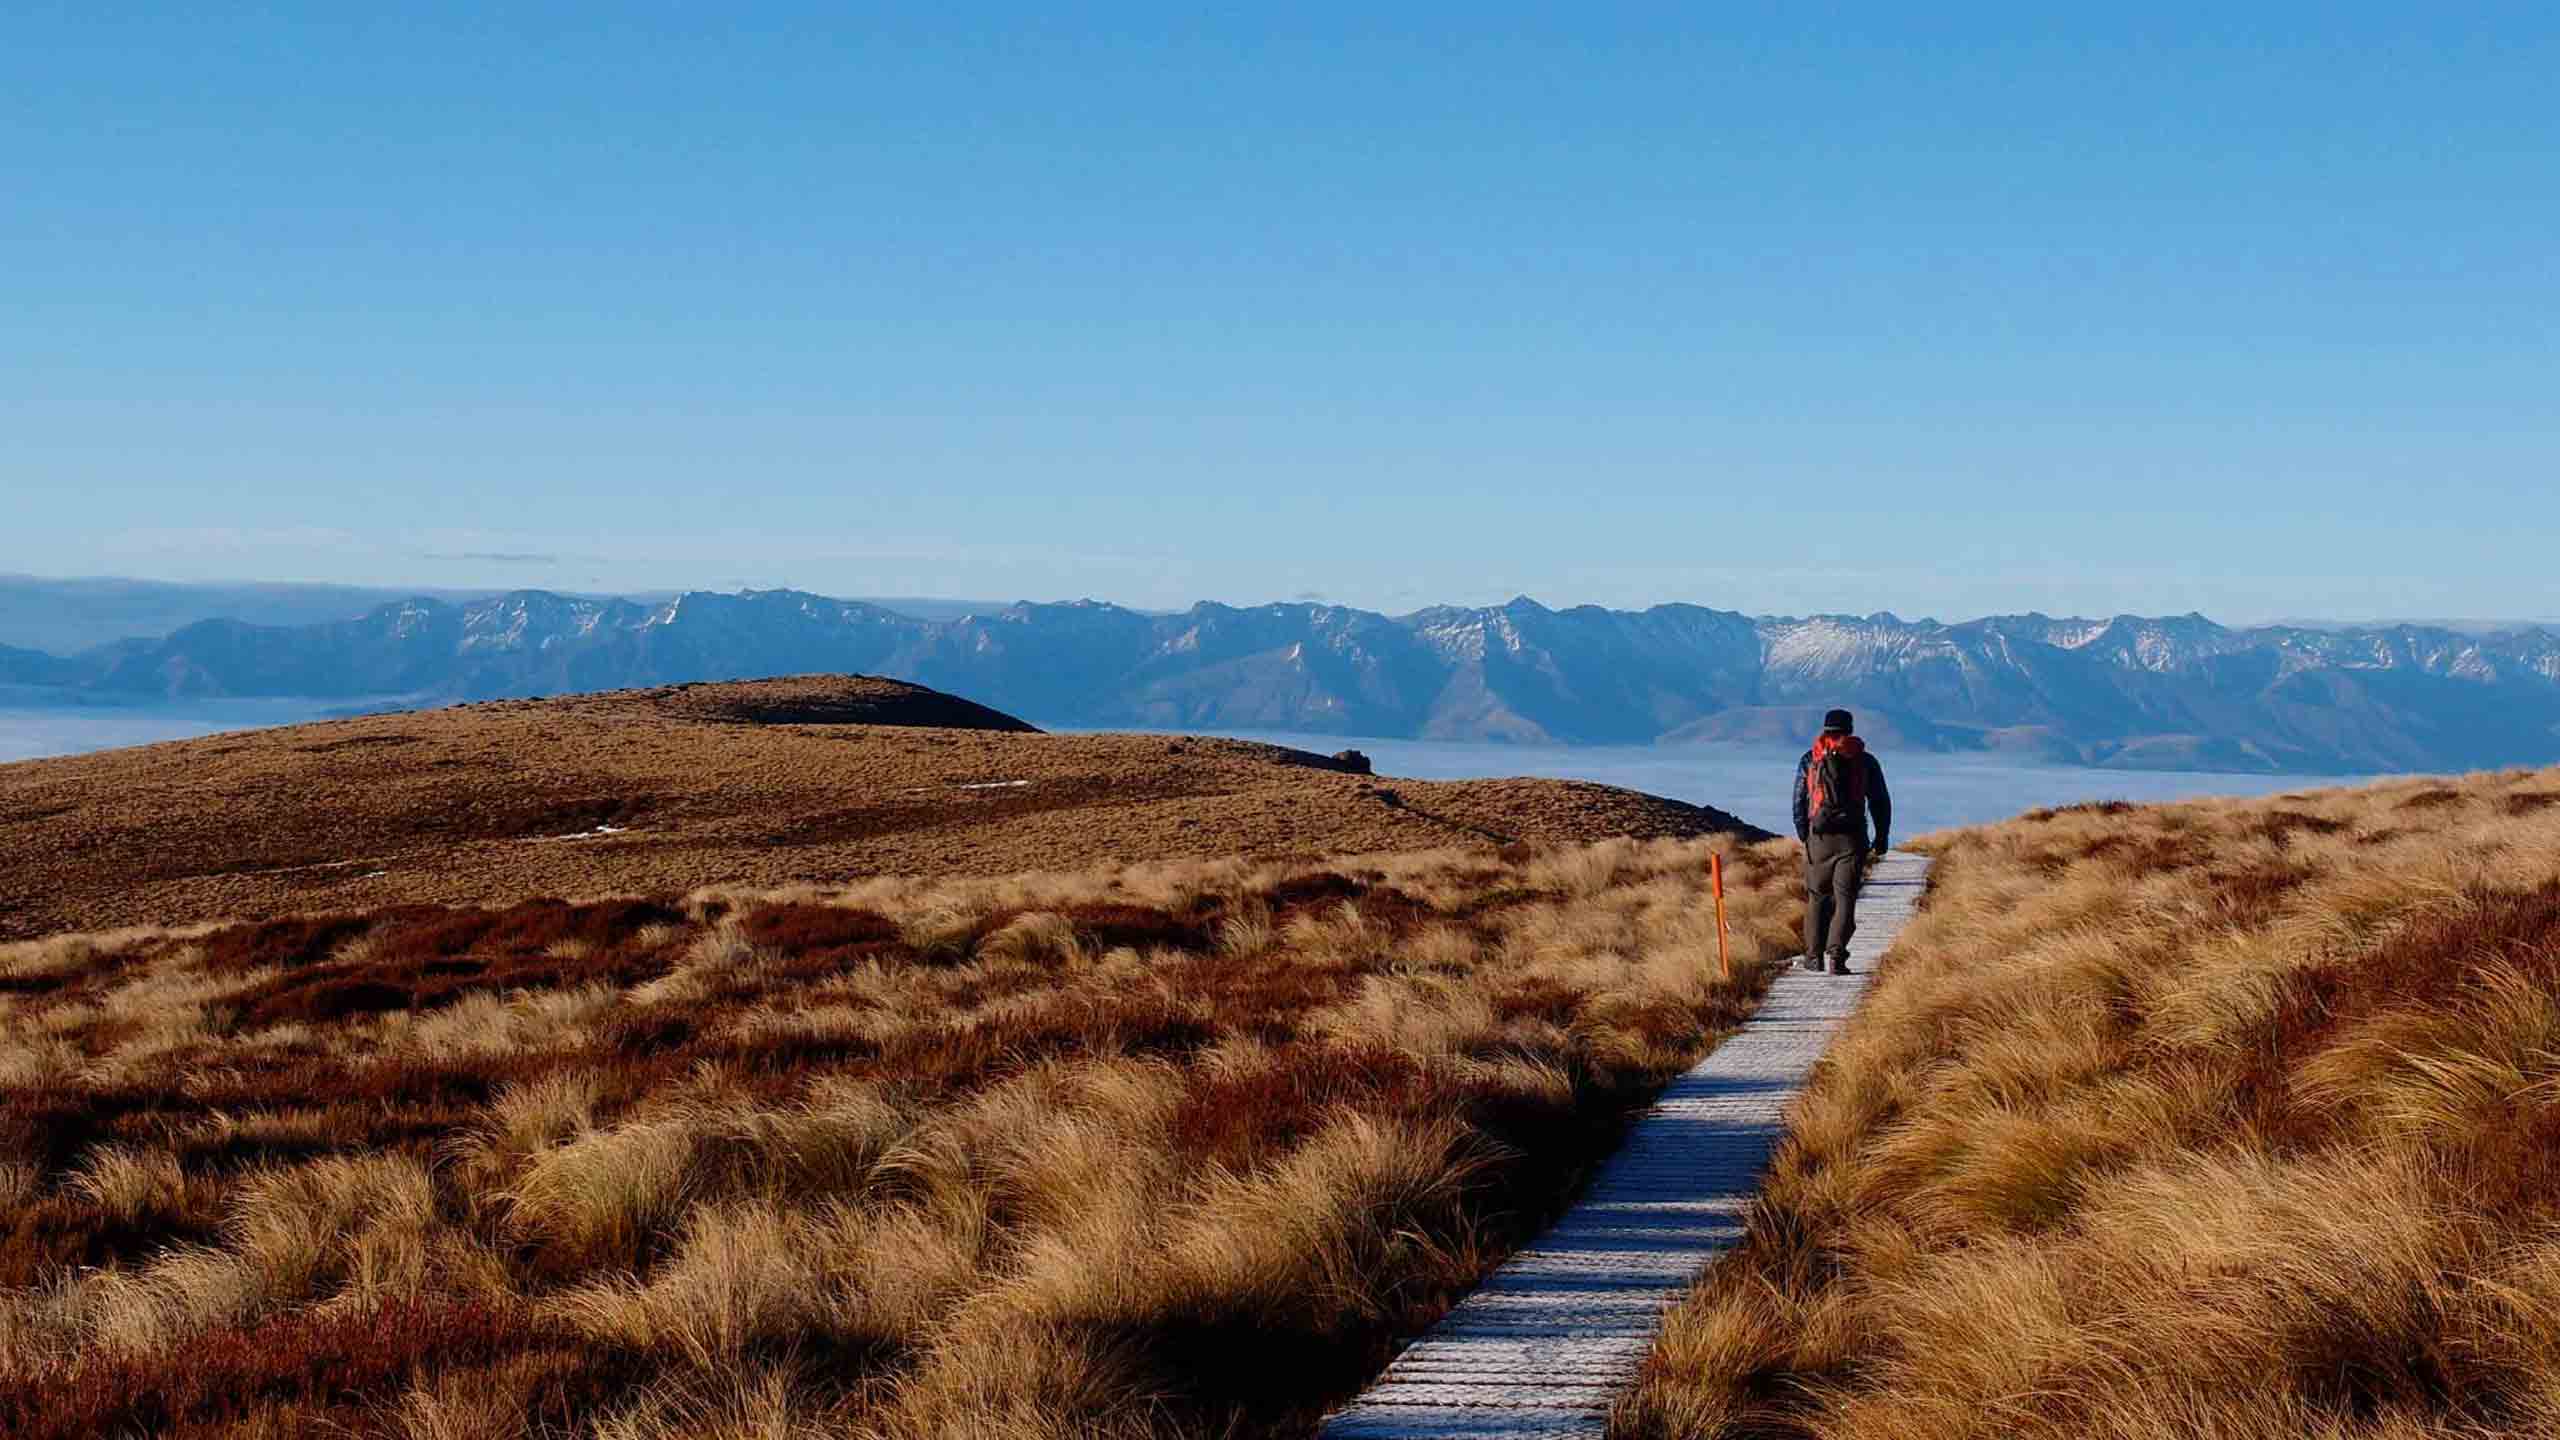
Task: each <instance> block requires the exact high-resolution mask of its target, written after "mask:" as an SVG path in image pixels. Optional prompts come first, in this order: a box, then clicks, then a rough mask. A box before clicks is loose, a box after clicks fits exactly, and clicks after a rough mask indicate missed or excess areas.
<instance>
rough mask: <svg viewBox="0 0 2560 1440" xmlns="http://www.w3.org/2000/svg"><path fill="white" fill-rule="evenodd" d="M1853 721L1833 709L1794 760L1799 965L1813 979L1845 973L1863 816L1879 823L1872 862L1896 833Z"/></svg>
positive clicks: (1880, 777) (1861, 872)
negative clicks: (1801, 891)
mask: <svg viewBox="0 0 2560 1440" xmlns="http://www.w3.org/2000/svg"><path fill="white" fill-rule="evenodd" d="M1857 728H1858V723H1857V717H1855V716H1853V715H1851V714H1850V713H1849V712H1848V711H1846V710H1834V711H1831V712H1830V713H1829V714H1826V715H1824V716H1823V717H1822V733H1821V734H1820V735H1819V736H1817V737H1815V739H1814V742H1813V748H1812V749H1810V750H1807V751H1806V752H1804V758H1803V759H1802V760H1799V761H1797V762H1796V795H1795V811H1796V839H1797V840H1799V841H1801V842H1803V844H1804V888H1805V901H1806V903H1805V908H1804V959H1803V960H1802V961H1800V962H1799V963H1800V964H1802V965H1803V966H1804V968H1806V969H1807V970H1811V971H1813V972H1814V973H1815V974H1817V975H1818V974H1821V973H1822V967H1823V962H1824V960H1825V959H1826V958H1827V959H1828V960H1829V961H1830V965H1831V973H1832V974H1834V975H1846V974H1848V973H1849V937H1850V935H1852V934H1853V933H1855V932H1856V930H1857V928H1858V882H1859V881H1861V880H1862V879H1864V878H1865V876H1866V868H1867V857H1868V853H1869V845H1868V840H1867V815H1868V813H1869V812H1870V811H1872V812H1873V813H1874V815H1875V817H1876V835H1875V841H1874V846H1873V850H1874V855H1875V858H1877V859H1879V860H1881V859H1883V858H1884V852H1885V848H1886V846H1887V844H1888V843H1889V837H1890V836H1891V835H1892V834H1893V797H1892V796H1891V795H1889V794H1887V793H1886V791H1885V788H1884V767H1883V766H1882V765H1879V764H1877V763H1876V757H1874V756H1873V755H1870V754H1868V753H1867V742H1865V741H1864V740H1861V739H1859V738H1858V736H1857Z"/></svg>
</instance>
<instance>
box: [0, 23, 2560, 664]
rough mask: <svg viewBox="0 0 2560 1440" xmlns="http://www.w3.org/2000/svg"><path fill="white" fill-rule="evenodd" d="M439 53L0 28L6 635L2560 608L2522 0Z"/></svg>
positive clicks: (522, 42) (511, 29)
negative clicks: (1201, 604)
mask: <svg viewBox="0 0 2560 1440" xmlns="http://www.w3.org/2000/svg"><path fill="white" fill-rule="evenodd" d="M469 9H470V7H466V6H460V5H451V6H442V5H440V6H435V7H424V6H420V7H407V6H395V5H388V4H383V5H375V4H358V5H349V4H343V3H333V4H270V5H262V6H257V7H247V6H230V5H221V4H205V5H194V4H190V5H168V6H159V7H155V6H142V5H122V4H106V3H98V0H84V3H79V4H71V5H59V6H56V5H47V4H35V5H28V4H25V3H21V4H18V5H14V6H12V7H10V12H9V15H8V17H7V18H6V19H5V20H0V436H5V439H0V570H23V571H33V572H37V573H46V574H97V573H114V574H134V575H150V576H161V577H170V578H216V577H220V578H252V577H254V578H275V579H312V580H341V581H364V582H396V583H403V584H406V583H418V584H430V583H432V584H443V585H478V584H503V585H513V584H528V585H549V586H559V587H581V588H627V589H638V588H659V587H671V586H692V585H701V586H719V587H729V586H735V585H739V584H755V585H774V584H793V585H799V586H803V587H806V588H810V589H816V590H822V591H827V592H831V593H837V594H857V593H891V594H942V595H958V596H967V597H992V598H1013V597H1016V596H1029V597H1033V598H1064V597H1070V596H1077V595H1093V596H1099V597H1103V598H1108V599H1115V600H1121V601H1125V602H1129V603H1133V604H1144V605H1172V604H1181V603H1187V602H1188V601H1190V600H1193V599H1197V598H1213V599H1222V600H1229V601H1235V602H1255V601H1262V600H1269V599H1285V598H1291V597H1297V596H1302V595H1321V596H1324V597H1327V598H1329V599H1333V600H1337V601H1341V602H1345V603H1351V604H1359V605H1366V606H1372V607H1377V608H1387V609H1396V608H1406V607H1410V606H1412V605H1415V604H1419V603H1424V602H1429V601H1459V602H1474V601H1486V600H1498V599H1502V598H1507V597H1508V596H1510V595H1511V594H1513V593H1515V592H1521V591H1526V592H1528V593H1531V594H1534V595H1536V596H1538V597H1540V598H1542V599H1544V600H1547V601H1548V602H1549V603H1552V604H1566V603H1575V602H1582V601H1596V602H1599V603H1604V604H1614V605H1641V604H1647V603H1651V602H1654V601H1658V600H1688V601H1696V602H1701V603H1708V604H1715V605H1720V606H1728V607H1733V608H1740V609H1745V610H1754V611H1805V610H1814V609H1824V610H1855V611H1865V610H1872V609H1885V608H1890V609H1893V610H1896V611H1899V612H1901V613H1904V614H1906V615H1915V614H1938V615H1941V616H1945V617H1947V618H1954V617H1956V616H1959V615H1971V614H1976V613H1981V612H1984V611H1991V610H2008V609H2027V608H2041V609H2045V610H2049V611H2092V612H2112V611H2116V610H2126V609H2131V610H2141V611H2152V612H2158V611H2181V610H2186V609H2189V608H2201V609H2203V610H2205V611H2207V612H2208V613H2211V614H2215V615H2217V616H2220V617H2223V618H2228V619H2237V620H2247V619H2257V618H2267V617H2272V616H2282V615H2328V616H2341V617H2363V616H2371V615H2385V614H2390V615H2410V614H2418V615H2462V616H2480V615H2488V616H2520V615H2533V616H2542V615H2552V614H2560V578H2555V577H2560V564H2555V561H2554V557H2553V554H2552V551H2553V549H2554V546H2555V544H2560V463H2556V462H2560V365H2556V364H2555V360H2560V91H2555V89H2554V85H2555V78H2554V77H2555V76H2560V19H2555V13H2560V12H2555V10H2554V8H2553V7H2551V6H2549V5H2547V4H2535V5H2461V6H2426V5H2410V4H2393V5H2388V6H2385V5H2376V4H2364V3H2337V4H2321V5H2254V6H2233V5H2229V4H2214V5H2210V6H2207V5H2187V4H2166V5H2157V6H2118V7H2104V8H2103V11H2102V10H2101V9H2100V8H2099V7H2086V6H2051V5H2023V4H2021V5H1996V6H1985V5H1969V6H1968V5H1957V6H1913V5H1881V4H1879V5H1866V6H1831V5H1806V4H1795V5H1767V6H1742V5H1724V6H1711V5H1696V4H1678V5H1671V4H1664V5H1614V6H1590V5H1575V6H1565V5H1554V6H1526V5H1512V4H1501V3H1475V4H1467V5H1453V4H1410V5H1401V6H1383V7H1382V6H1366V5H1364V6H1356V7H1355V6H1340V5H1332V4H1304V5H1266V6H1239V7H1227V8H1226V9H1225V10H1224V11H1222V12H1212V11H1207V10H1203V9H1200V8H1198V7H1191V6H1184V7H1157V6H1138V5H1119V6H1093V7H1075V6H1068V7H1058V6H1039V7H1012V6H993V5H981V6H962V7H950V6H914V7H902V8H880V9H875V8H870V7H862V6H837V5H824V6H821V5H808V6H802V5H770V4H768V5H756V4H739V5H734V6H731V5H707V4H691V5H682V6H677V5H660V4H640V3H626V4H616V5H610V6H606V5H598V6H593V7H585V8H576V9H572V8H566V7H554V6H508V7H505V9H504V10H503V11H500V10H499V9H498V8H497V7H489V10H488V13H485V14H477V15H475V14H470V13H466V12H467V11H468V10H469ZM955 10H957V11H962V12H966V13H965V15H964V16H963V17H962V18H952V12H953V11H955Z"/></svg>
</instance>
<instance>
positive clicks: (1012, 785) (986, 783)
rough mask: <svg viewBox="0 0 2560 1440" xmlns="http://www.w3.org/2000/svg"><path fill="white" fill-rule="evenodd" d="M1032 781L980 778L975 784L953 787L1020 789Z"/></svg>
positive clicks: (958, 788)
mask: <svg viewBox="0 0 2560 1440" xmlns="http://www.w3.org/2000/svg"><path fill="white" fill-rule="evenodd" d="M1030 783H1031V782H1030V781H1028V780H980V781H977V782H975V783H973V784H967V785H953V786H952V787H951V788H952V789H954V790H1019V789H1021V788H1022V787H1023V786H1025V785H1028V784H1030Z"/></svg>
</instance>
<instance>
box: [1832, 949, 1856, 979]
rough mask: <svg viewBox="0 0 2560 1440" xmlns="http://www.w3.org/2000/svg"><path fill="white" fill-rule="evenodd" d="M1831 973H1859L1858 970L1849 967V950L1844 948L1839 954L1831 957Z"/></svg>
mask: <svg viewBox="0 0 2560 1440" xmlns="http://www.w3.org/2000/svg"><path fill="white" fill-rule="evenodd" d="M1831 973H1832V974H1834V975H1855V974H1857V973H1858V972H1857V971H1855V970H1852V969H1850V968H1849V952H1848V951H1846V950H1843V951H1841V952H1840V953H1839V954H1837V955H1834V956H1832V957H1831Z"/></svg>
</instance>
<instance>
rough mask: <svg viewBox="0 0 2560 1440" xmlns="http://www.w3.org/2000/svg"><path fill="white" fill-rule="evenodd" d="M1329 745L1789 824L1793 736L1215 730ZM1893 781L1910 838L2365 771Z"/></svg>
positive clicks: (1991, 770) (1901, 757)
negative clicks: (2037, 815) (1589, 740)
mask: <svg viewBox="0 0 2560 1440" xmlns="http://www.w3.org/2000/svg"><path fill="white" fill-rule="evenodd" d="M1209 733H1215V734H1223V735H1229V736H1232V737H1233V738H1235V739H1239V740H1264V741H1268V742H1270V743H1272V744H1275V745H1291V746H1295V747H1297V748H1298V749H1301V750H1314V751H1318V752H1320V753H1324V754H1331V753H1332V752H1334V751H1336V750H1340V749H1343V748H1345V747H1349V748H1351V749H1355V750H1359V751H1361V752H1363V753H1365V754H1366V755H1368V757H1369V759H1370V762H1371V763H1372V764H1373V765H1375V766H1376V767H1377V771H1378V773H1379V774H1380V775H1383V776H1403V777H1406V778H1409V779H1414V780H1476V779H1489V778H1494V777H1501V776H1512V775H1530V776H1539V777H1543V778H1546V779H1554V780H1591V781H1596V782H1598V783H1600V784H1603V785H1621V786H1624V787H1626V788H1627V789H1630V790H1643V791H1646V792H1648V793H1651V794H1655V795H1662V796H1667V797H1669V798H1671V799H1674V800H1686V801H1689V802H1690V803H1692V804H1703V805H1713V806H1715V807H1716V808H1718V809H1720V810H1729V811H1732V812H1733V813H1734V814H1736V815H1739V816H1741V817H1742V818H1743V819H1745V820H1748V821H1750V822H1751V823H1752V824H1754V825H1759V826H1762V827H1765V828H1767V829H1770V830H1775V831H1778V832H1780V833H1781V834H1783V833H1785V832H1786V831H1788V830H1789V829H1790V828H1791V826H1792V823H1793V822H1792V820H1791V818H1790V816H1789V814H1788V803H1787V786H1788V783H1789V782H1790V781H1791V780H1793V779H1794V778H1795V765H1796V759H1797V757H1798V756H1800V755H1802V754H1803V753H1804V751H1803V748H1802V747H1801V746H1786V745H1747V744H1722V745H1696V746H1676V747H1675V746H1661V747H1654V746H1633V745H1631V746H1569V745H1503V744H1484V743H1463V742H1453V741H1438V740H1385V739H1365V738H1360V737H1356V736H1341V735H1298V734H1289V733H1286V732H1278V731H1241V730H1229V731H1215V732H1209ZM1876 755H1877V758H1878V759H1880V760H1882V761H1883V762H1884V767H1885V778H1886V779H1887V781H1888V782H1890V785H1891V788H1892V791H1893V829H1894V834H1895V835H1897V836H1900V837H1904V838H1908V837H1910V836H1914V835H1925V834H1927V833H1928V832H1930V831H1932V830H1942V829H1946V828H1948V827H1950V826H1957V825H1979V824H1987V823H1989V822H1991V821H1995V820H2005V819H2007V818H2009V817H2010V816H2012V815H2015V814H2017V813H2019V812H2020V811H2022V810H2032V809H2034V808H2036V807H2037V806H2040V805H2072V804H2077V803H2080V802H2082V801H2089V800H2128V801H2133V802H2135V803H2145V802H2151V801H2163V800H2192V799H2195V798H2197V797H2199V796H2205V795H2275V794H2281V793H2284V792H2287V791H2294V790H2318V789H2327V788H2329V787H2332V786H2338V785H2355V784H2360V783H2362V782H2363V781H2365V780H2367V779H2372V778H2375V777H2372V776H2356V775H2243V774H2228V775H2226V774H2214V773H2206V772H2197V771H2182V770H2096V769H2090V768H2088V767H2085V766H2077V765H2035V764H2025V763H2021V762H2019V761H2015V760H2003V759H1998V758H1994V757H1986V756H1982V755H1942V754H1936V753H1933V752H1929V751H1897V750H1893V749H1890V748H1884V747H1879V748H1878V750H1877V752H1876Z"/></svg>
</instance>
